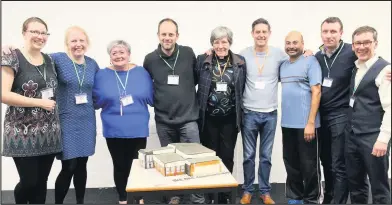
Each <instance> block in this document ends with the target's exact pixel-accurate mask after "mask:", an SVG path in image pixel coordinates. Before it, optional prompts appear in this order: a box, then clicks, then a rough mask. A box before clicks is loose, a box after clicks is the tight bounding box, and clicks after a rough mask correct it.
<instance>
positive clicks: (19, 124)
mask: <svg viewBox="0 0 392 205" xmlns="http://www.w3.org/2000/svg"><path fill="white" fill-rule="evenodd" d="M43 56H44V59H45V63H44V64H42V65H40V66H34V65H32V64H30V63H29V62H28V61H27V59H26V58H25V57H24V55H23V54H22V53H21V52H20V50H18V49H16V50H15V51H12V52H11V53H10V54H6V55H3V56H2V58H1V65H2V66H9V67H11V68H12V69H13V71H14V74H15V77H14V82H13V84H12V88H11V91H12V92H14V93H17V94H20V95H22V96H25V97H29V98H38V99H40V98H41V97H42V94H41V91H42V90H44V89H46V88H48V87H49V88H53V90H54V93H56V92H57V78H56V72H55V70H54V65H53V61H52V59H51V58H50V57H49V56H48V55H46V54H43ZM44 68H45V69H44ZM45 70H46V82H45V80H44V78H43V77H42V76H41V74H40V72H41V73H42V74H43V75H44V73H45ZM54 96H56V94H55V95H54ZM52 99H53V100H56V97H53V98H52ZM60 136H61V131H60V123H59V115H58V109H57V107H56V108H55V109H54V110H53V111H46V110H44V109H42V108H39V107H15V106H8V107H7V111H6V114H5V119H4V134H3V140H4V141H3V146H4V147H3V155H4V156H7V157H31V156H40V155H47V154H53V153H59V152H61V151H62V141H61V138H60Z"/></svg>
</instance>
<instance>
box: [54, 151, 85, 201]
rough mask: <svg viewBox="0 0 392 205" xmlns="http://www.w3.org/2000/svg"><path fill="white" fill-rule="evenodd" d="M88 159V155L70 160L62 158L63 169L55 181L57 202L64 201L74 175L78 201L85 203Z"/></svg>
mask: <svg viewBox="0 0 392 205" xmlns="http://www.w3.org/2000/svg"><path fill="white" fill-rule="evenodd" d="M87 161H88V157H78V158H74V159H69V160H61V164H62V169H61V171H60V174H59V175H58V176H57V179H56V183H55V199H54V200H55V203H56V204H62V203H64V198H65V196H66V195H67V193H68V190H69V186H70V185H71V180H72V177H73V183H74V187H75V194H76V203H77V204H83V203H84V193H85V192H86V181H87Z"/></svg>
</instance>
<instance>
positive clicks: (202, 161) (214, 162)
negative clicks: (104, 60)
mask: <svg viewBox="0 0 392 205" xmlns="http://www.w3.org/2000/svg"><path fill="white" fill-rule="evenodd" d="M185 172H186V174H188V175H189V176H205V175H212V174H218V173H221V172H222V165H221V159H220V158H219V157H217V156H211V157H202V158H193V159H187V160H186V161H185Z"/></svg>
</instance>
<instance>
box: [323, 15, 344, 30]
mask: <svg viewBox="0 0 392 205" xmlns="http://www.w3.org/2000/svg"><path fill="white" fill-rule="evenodd" d="M324 23H339V25H340V30H341V31H343V23H342V21H341V20H340V18H339V17H328V18H326V19H325V20H324V21H323V22H322V23H321V27H323V24H324Z"/></svg>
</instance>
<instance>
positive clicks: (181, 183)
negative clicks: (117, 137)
mask: <svg viewBox="0 0 392 205" xmlns="http://www.w3.org/2000/svg"><path fill="white" fill-rule="evenodd" d="M222 167H223V170H224V171H223V173H221V174H216V175H210V176H203V177H190V176H188V175H186V174H185V175H179V176H170V177H165V176H163V175H161V174H160V173H159V172H158V171H157V170H155V169H144V168H143V167H141V166H140V163H139V160H138V159H135V160H134V161H133V163H132V168H131V173H130V175H129V178H128V184H127V188H126V191H127V193H128V203H130V204H133V203H135V199H136V198H137V197H141V196H143V197H144V196H148V195H154V196H156V195H160V196H165V195H166V196H168V195H181V194H198V193H215V196H214V202H215V203H217V198H218V193H219V192H231V203H235V202H236V201H235V200H236V195H237V187H238V182H237V181H236V180H235V178H234V177H233V175H231V173H230V172H229V171H228V170H227V168H226V167H225V166H224V165H223V163H222ZM137 203H138V202H137Z"/></svg>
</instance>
